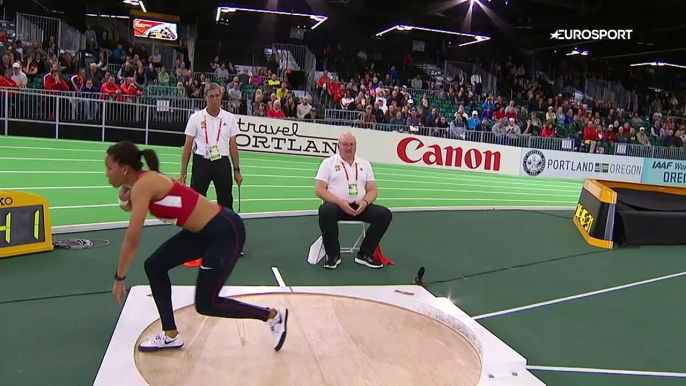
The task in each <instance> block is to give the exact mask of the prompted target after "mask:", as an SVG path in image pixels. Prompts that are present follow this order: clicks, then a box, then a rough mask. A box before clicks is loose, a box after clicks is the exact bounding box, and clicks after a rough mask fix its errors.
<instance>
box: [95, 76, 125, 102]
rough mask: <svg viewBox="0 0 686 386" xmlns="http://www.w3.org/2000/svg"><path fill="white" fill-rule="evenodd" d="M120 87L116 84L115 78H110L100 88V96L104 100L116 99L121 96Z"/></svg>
mask: <svg viewBox="0 0 686 386" xmlns="http://www.w3.org/2000/svg"><path fill="white" fill-rule="evenodd" d="M119 92H120V91H119V86H117V84H116V83H114V77H113V76H110V77H109V78H108V79H107V82H105V83H104V84H103V85H102V87H100V95H101V96H102V99H114V98H115V97H117V96H119Z"/></svg>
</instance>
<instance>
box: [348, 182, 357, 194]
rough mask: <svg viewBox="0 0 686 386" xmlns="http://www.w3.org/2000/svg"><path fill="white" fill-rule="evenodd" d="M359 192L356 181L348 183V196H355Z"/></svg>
mask: <svg viewBox="0 0 686 386" xmlns="http://www.w3.org/2000/svg"><path fill="white" fill-rule="evenodd" d="M358 194H359V192H358V190H357V183H356V182H354V183H352V182H351V183H348V195H349V196H357V195H358Z"/></svg>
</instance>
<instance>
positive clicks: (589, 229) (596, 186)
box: [573, 179, 617, 249]
mask: <svg viewBox="0 0 686 386" xmlns="http://www.w3.org/2000/svg"><path fill="white" fill-rule="evenodd" d="M616 208H617V193H616V192H615V191H614V190H612V189H611V188H609V187H608V186H606V185H604V184H603V182H602V181H598V180H594V179H586V180H585V181H584V188H583V190H582V191H581V195H580V196H579V201H578V202H577V204H576V212H575V213H574V219H573V221H574V225H576V228H577V229H578V230H579V232H580V233H581V235H582V236H583V237H584V239H585V240H586V242H587V243H589V244H590V245H593V246H595V247H599V248H607V249H612V248H613V247H614V241H613V240H614V228H615V213H616Z"/></svg>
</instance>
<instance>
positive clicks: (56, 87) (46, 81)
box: [43, 68, 69, 91]
mask: <svg viewBox="0 0 686 386" xmlns="http://www.w3.org/2000/svg"><path fill="white" fill-rule="evenodd" d="M43 88H44V89H46V90H51V91H69V85H68V84H67V82H66V81H65V80H64V78H62V76H61V75H60V73H59V71H58V70H57V69H55V68H52V69H51V70H50V73H49V74H46V75H45V77H44V78H43Z"/></svg>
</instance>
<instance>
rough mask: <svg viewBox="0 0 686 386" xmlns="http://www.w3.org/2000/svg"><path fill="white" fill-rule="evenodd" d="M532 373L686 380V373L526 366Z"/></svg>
mask: <svg viewBox="0 0 686 386" xmlns="http://www.w3.org/2000/svg"><path fill="white" fill-rule="evenodd" d="M526 369H527V370H530V371H554V372H563V373H586V374H613V375H634V376H640V377H667V378H686V373H672V372H661V371H637V370H615V369H595V368H588V367H557V366H526Z"/></svg>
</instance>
